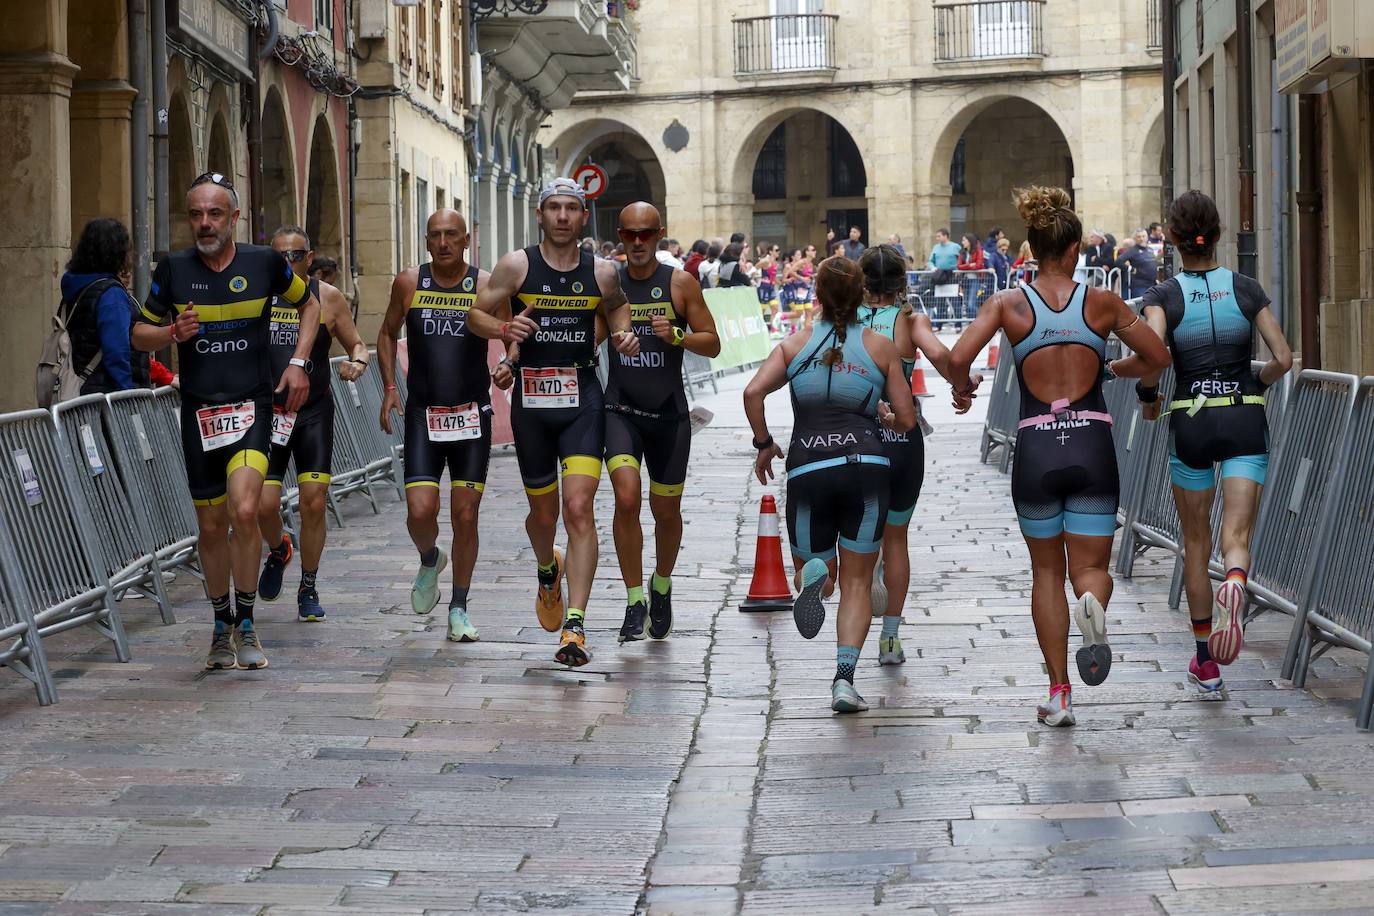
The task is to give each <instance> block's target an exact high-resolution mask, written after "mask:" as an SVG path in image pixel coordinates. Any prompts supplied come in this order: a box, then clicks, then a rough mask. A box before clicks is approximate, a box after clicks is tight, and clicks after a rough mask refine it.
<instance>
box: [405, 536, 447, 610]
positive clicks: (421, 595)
mask: <svg viewBox="0 0 1374 916" xmlns="http://www.w3.org/2000/svg"><path fill="white" fill-rule="evenodd" d="M434 549H435V550H437V551H439V559H437V560H435V561H434V565H433V566H426V565H425V564H423V563H421V564H420V571H419V572H417V573H416V574H415V584H413V585H412V586H411V587H410V609H411V610H412V611H414V612H415V613H417V614H428V613H429V612H430V611H432V610H434V606H435V605H436V604H438V603H439V573H441V572H443V571H444V567H445V566H448V554H447V553H445V552H444V548H442V547H436V548H434Z"/></svg>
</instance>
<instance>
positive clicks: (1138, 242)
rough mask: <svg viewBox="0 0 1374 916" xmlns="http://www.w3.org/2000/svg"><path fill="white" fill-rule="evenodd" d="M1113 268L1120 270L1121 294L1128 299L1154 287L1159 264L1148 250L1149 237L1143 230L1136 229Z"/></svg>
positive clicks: (1153, 254)
mask: <svg viewBox="0 0 1374 916" xmlns="http://www.w3.org/2000/svg"><path fill="white" fill-rule="evenodd" d="M1114 266H1116V267H1119V268H1121V284H1122V294H1123V295H1124V296H1125V297H1126V298H1128V299H1135V298H1137V297H1140V296H1143V295H1145V291H1146V290H1147V289H1149V288H1150V287H1152V286H1154V285H1155V282H1156V281H1157V280H1158V278H1159V277H1158V275H1159V262H1158V261H1156V260H1155V253H1154V251H1153V250H1151V248H1150V236H1149V233H1147V232H1146V231H1145V230H1144V229H1137V230H1136V231H1135V237H1134V238H1133V239H1132V241H1131V244H1130V245H1128V246H1127V247H1126V249H1125V250H1124V251H1122V252H1121V256H1120V257H1119V258H1117V259H1116V261H1115V262H1114Z"/></svg>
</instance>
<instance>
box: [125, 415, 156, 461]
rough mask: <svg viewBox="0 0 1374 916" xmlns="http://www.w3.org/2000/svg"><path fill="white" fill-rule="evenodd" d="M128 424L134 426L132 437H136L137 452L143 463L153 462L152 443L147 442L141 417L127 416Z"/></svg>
mask: <svg viewBox="0 0 1374 916" xmlns="http://www.w3.org/2000/svg"><path fill="white" fill-rule="evenodd" d="M129 422H131V423H133V425H134V435H135V436H137V437H138V452H139V454H140V455H142V456H143V460H144V461H152V460H153V443H151V442H149V441H148V430H147V429H145V428H144V427H143V417H142V415H140V414H136V413H132V414H129Z"/></svg>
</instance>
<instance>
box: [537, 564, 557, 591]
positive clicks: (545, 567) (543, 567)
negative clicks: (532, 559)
mask: <svg viewBox="0 0 1374 916" xmlns="http://www.w3.org/2000/svg"><path fill="white" fill-rule="evenodd" d="M557 578H558V561H557V560H554V561H553V562H552V563H548V564H544V563H540V564H539V584H540V585H542V586H544V587H545V588H553V582H554V580H555V579H557Z"/></svg>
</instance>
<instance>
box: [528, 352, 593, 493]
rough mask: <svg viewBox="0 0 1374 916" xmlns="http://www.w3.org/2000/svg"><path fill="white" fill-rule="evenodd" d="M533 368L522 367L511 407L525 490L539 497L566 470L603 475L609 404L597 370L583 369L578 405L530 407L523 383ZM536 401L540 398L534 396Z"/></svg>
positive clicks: (567, 473) (571, 472) (564, 475)
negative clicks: (526, 399)
mask: <svg viewBox="0 0 1374 916" xmlns="http://www.w3.org/2000/svg"><path fill="white" fill-rule="evenodd" d="M530 371H531V370H529V369H526V368H524V367H521V368H520V369H519V370H518V371H517V373H516V376H515V385H514V386H513V388H512V392H513V396H512V397H511V410H510V425H511V432H512V433H513V434H514V436H515V460H516V463H517V464H518V465H519V466H520V480H521V482H522V483H524V485H525V492H526V493H528V494H530V495H531V496H538V495H539V494H541V493H549V492H552V491H554V490H556V489H557V488H558V480H559V475H560V472H561V474H562V476H563V477H567V476H568V475H570V474H575V475H580V476H583V477H592V478H595V479H598V480H599V479H600V478H601V456H602V455H603V454H604V453H605V450H606V409H605V406H606V405H605V398H604V396H603V393H602V391H601V380H600V379H599V378H597V377H596V369H594V368H586V369H578V370H577V406H576V407H533V406H527V405H526V403H525V394H524V390H523V388H524V385H525V380H524V377H525V373H527V372H530ZM535 371H538V370H535ZM530 403H531V404H535V403H539V402H538V401H537V400H536V399H534V398H531V399H530Z"/></svg>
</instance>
